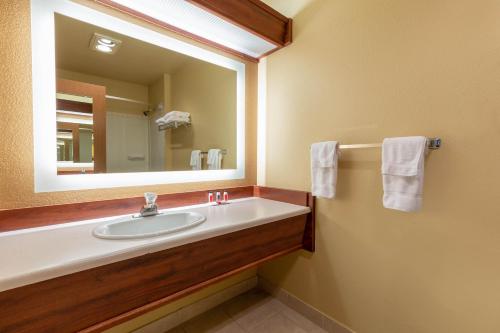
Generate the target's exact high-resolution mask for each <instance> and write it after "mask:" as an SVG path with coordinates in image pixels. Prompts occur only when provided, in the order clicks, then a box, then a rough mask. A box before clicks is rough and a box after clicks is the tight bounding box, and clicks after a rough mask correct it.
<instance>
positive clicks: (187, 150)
mask: <svg viewBox="0 0 500 333" xmlns="http://www.w3.org/2000/svg"><path fill="white" fill-rule="evenodd" d="M171 87H172V109H173V110H177V111H184V112H189V113H190V114H191V120H192V125H191V127H181V128H178V129H175V130H172V154H173V156H172V160H173V170H189V169H190V166H189V161H190V157H191V151H192V150H194V149H200V150H202V151H207V150H208V149H210V148H221V149H226V150H227V154H226V155H224V156H223V160H222V168H223V169H235V168H236V72H235V71H232V70H229V69H226V68H222V67H219V66H216V65H212V64H209V63H206V62H202V61H197V62H188V63H186V64H185V65H183V66H182V67H180V68H179V69H178V70H177V71H176V72H175V73H173V75H172V86H171ZM203 169H207V167H206V158H205V159H203Z"/></svg>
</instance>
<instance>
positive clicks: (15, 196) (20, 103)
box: [0, 0, 257, 209]
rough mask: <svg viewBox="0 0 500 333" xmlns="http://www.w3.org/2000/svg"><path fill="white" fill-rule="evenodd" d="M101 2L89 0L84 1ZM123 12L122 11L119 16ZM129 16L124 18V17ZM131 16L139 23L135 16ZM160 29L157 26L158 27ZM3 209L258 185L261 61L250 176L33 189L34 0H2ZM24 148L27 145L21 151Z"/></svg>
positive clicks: (251, 119)
mask: <svg viewBox="0 0 500 333" xmlns="http://www.w3.org/2000/svg"><path fill="white" fill-rule="evenodd" d="M82 2H84V3H86V4H88V5H91V6H96V5H94V4H92V3H90V2H88V1H87V2H85V1H82ZM119 16H121V15H119ZM122 17H124V18H125V16H122ZM127 19H128V20H131V21H133V22H136V23H138V22H137V21H136V20H132V19H129V18H127ZM153 29H155V30H158V29H157V28H153ZM0 35H1V36H2V41H1V47H0V73H2V82H1V83H0V124H1V127H0V209H9V208H20V207H30V206H40V205H51V204H60V203H69V202H81V201H92V200H101V199H112V198H122V197H130V196H141V195H142V194H143V192H144V191H154V192H157V193H169V192H170V193H171V192H178V191H187V190H197V189H208V188H212V187H219V186H221V187H230V186H239V185H249V184H254V183H255V160H256V158H255V155H256V153H255V152H256V150H255V137H256V82H257V81H256V79H257V76H256V73H257V72H256V69H257V66H256V64H252V63H247V102H246V110H247V129H246V130H247V137H246V140H247V147H246V151H247V156H246V162H247V163H246V179H243V180H235V181H221V182H205V183H190V184H174V185H161V186H160V185H159V186H148V187H124V188H115V189H104V190H86V191H68V192H57V193H34V190H33V189H34V180H33V138H32V132H33V124H32V99H31V50H30V43H31V41H30V37H31V35H30V3H29V0H19V1H14V0H3V1H0ZM19 147H23V148H22V149H19Z"/></svg>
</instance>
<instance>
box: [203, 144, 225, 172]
mask: <svg viewBox="0 0 500 333" xmlns="http://www.w3.org/2000/svg"><path fill="white" fill-rule="evenodd" d="M221 164H222V154H221V150H220V149H209V150H208V157H207V165H208V169H209V170H219V169H220V168H221Z"/></svg>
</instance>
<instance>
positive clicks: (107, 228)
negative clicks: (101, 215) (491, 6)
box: [93, 212, 206, 239]
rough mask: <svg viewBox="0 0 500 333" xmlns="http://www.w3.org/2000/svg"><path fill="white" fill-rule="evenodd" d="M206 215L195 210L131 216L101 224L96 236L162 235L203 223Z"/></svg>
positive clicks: (110, 237)
mask: <svg viewBox="0 0 500 333" xmlns="http://www.w3.org/2000/svg"><path fill="white" fill-rule="evenodd" d="M205 220H206V218H205V216H203V215H201V214H199V213H195V212H181V213H165V214H159V215H156V216H149V217H132V216H131V217H130V219H128V220H125V221H119V222H111V223H108V224H104V225H100V226H98V227H96V228H95V229H94V231H93V234H94V236H96V237H98V238H104V239H133V238H147V237H155V236H160V235H164V234H168V233H172V232H176V231H180V230H184V229H187V228H191V227H194V226H196V225H198V224H201V223H203V222H204V221H205Z"/></svg>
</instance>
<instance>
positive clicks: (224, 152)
mask: <svg viewBox="0 0 500 333" xmlns="http://www.w3.org/2000/svg"><path fill="white" fill-rule="evenodd" d="M220 153H221V154H222V155H226V154H227V149H221V150H220ZM201 154H204V155H208V151H202V152H201Z"/></svg>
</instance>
